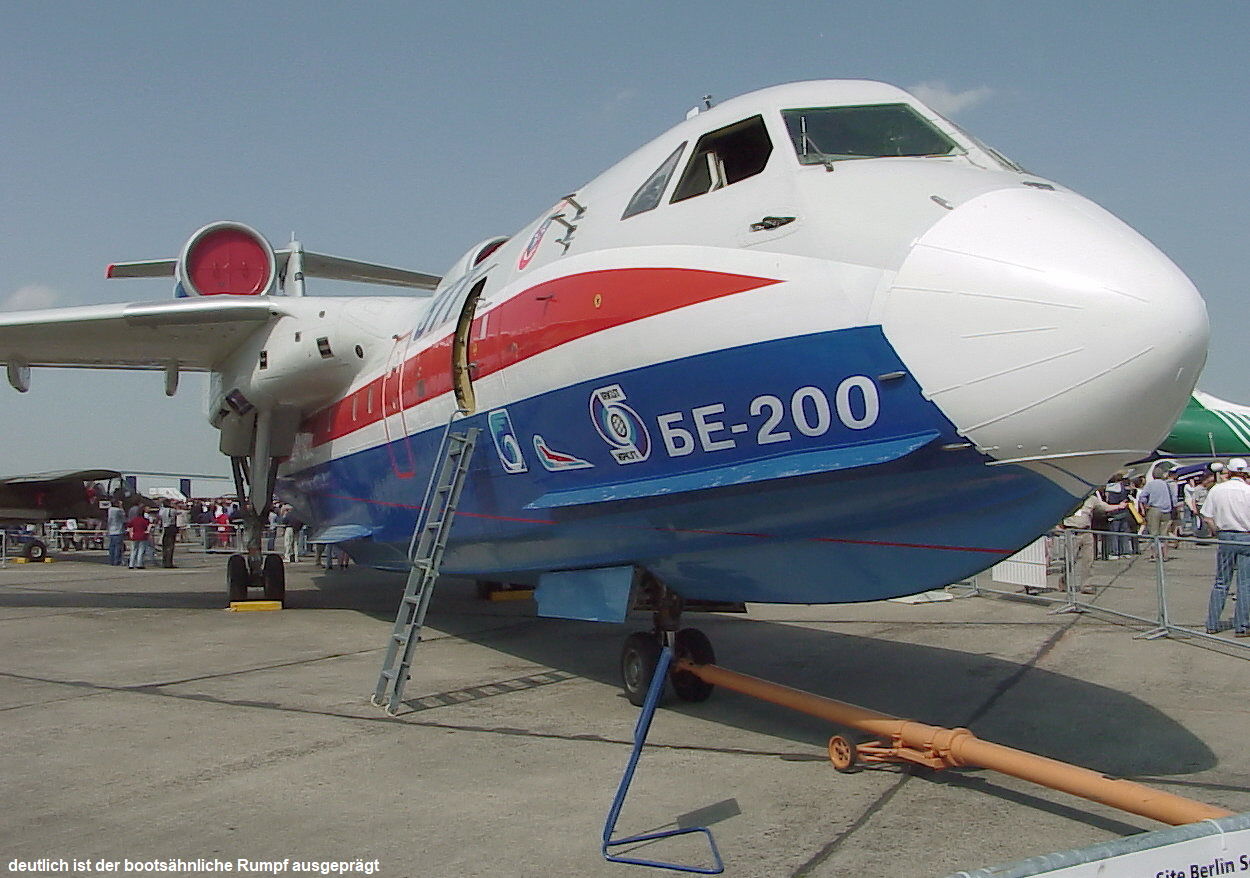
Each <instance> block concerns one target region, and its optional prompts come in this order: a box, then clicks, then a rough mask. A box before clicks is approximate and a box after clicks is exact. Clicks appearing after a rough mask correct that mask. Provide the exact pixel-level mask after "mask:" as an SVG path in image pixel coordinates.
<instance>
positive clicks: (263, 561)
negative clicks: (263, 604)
mask: <svg viewBox="0 0 1250 878" xmlns="http://www.w3.org/2000/svg"><path fill="white" fill-rule="evenodd" d="M257 560H258V561H259V563H256V561H257ZM249 588H259V589H261V590H263V591H264V593H265V600H267V601H277V602H278V603H282V602H283V601H284V600H286V568H285V567H284V566H283V563H282V556H281V555H278V554H275V553H273V552H269V553H266V554H263V555H262V554H259V553H257V554H256V555H251V554H247V555H244V554H241V553H239V554H234V555H231V556H230V559H229V560H228V561H227V562H226V591H227V597H229V599H230V601H231V602H232V603H233V602H234V601H245V600H247V599H248V597H247V590H248V589H249Z"/></svg>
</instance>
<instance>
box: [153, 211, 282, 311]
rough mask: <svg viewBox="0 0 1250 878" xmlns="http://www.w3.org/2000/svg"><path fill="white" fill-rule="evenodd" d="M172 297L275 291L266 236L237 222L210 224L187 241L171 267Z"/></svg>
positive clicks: (274, 267)
mask: <svg viewBox="0 0 1250 878" xmlns="http://www.w3.org/2000/svg"><path fill="white" fill-rule="evenodd" d="M174 277H175V278H176V279H177V282H178V285H177V287H176V288H175V290H174V295H175V296H179V297H182V296H263V295H269V294H271V293H274V292H276V290H277V284H278V262H277V258H276V257H275V256H274V251H273V247H271V246H270V244H269V242H268V241H266V240H265V236H264V235H262V234H261V233H260V232H258V231H256V230H255V229H253V228H252V227H251V226H247V225H244V224H243V223H236V222H215V223H209V224H208V225H206V226H204V227H203V228H202V229H200V230H199V231H197V232H196V233H195V234H194V235H192V236H191V237H190V239H188V240H187V243H186V245H185V246H184V247H183V248H182V255H180V256H179V257H178V261H177V264H176V265H175V268H174Z"/></svg>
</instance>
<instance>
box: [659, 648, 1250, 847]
mask: <svg viewBox="0 0 1250 878" xmlns="http://www.w3.org/2000/svg"><path fill="white" fill-rule="evenodd" d="M676 670H678V671H685V672H687V673H690V674H693V675H695V676H696V677H698V678H699V679H701V680H703V681H704V682H707V683H711V684H713V685H715V686H722V687H724V688H726V689H730V690H733V691H734V692H740V693H742V694H743V695H749V696H751V697H752V698H759V699H761V700H763V701H768V702H771V703H773V704H778V705H780V706H782V707H788V708H790V709H791V710H797V711H799V712H801V713H807V714H811V715H812V716H816V717H820V718H821V719H825V720H828V721H829V722H831V723H836V724H837V725H840V726H847V727H849V728H853V729H859V730H861V731H864V732H867V733H868V734H870V735H873V736H874V737H875V738H876V739H877V741H876V742H875V743H874V742H869V743H864V744H855V743H852V742H851V741H849V740H847V739H846V738H844V737H842V736H841V735H835V736H834V737H833V738H831V739H830V741H829V757H830V760H831V761H832V762H833V764H834V767H835V768H837V769H838V770H840V771H848V770H850V769H851V768H852V767H854V765H855V764H856V762H857V761H860V760H862V761H864V762H901V763H914V764H916V765H924V766H927V767H929V768H932V769H942V768H962V767H967V766H976V767H980V768H989V769H992V770H994V771H998V772H1002V773H1003V774H1008V775H1011V776H1012V777H1017V778H1020V779H1021V780H1027V781H1029V782H1031V783H1036V784H1040V785H1041V786H1045V787H1049V788H1051V789H1054V790H1059V791H1060V792H1065V793H1070V794H1071V795H1074V796H1080V797H1081V798H1084V799H1090V800H1091V801H1094V802H1101V803H1102V804H1104V805H1110V806H1111V807H1113V808H1118V809H1120V810H1121V811H1127V812H1129V813H1130V814H1137V815H1140V816H1142V817H1149V818H1150V819H1152V820H1158V821H1159V822H1161V823H1168V824H1171V825H1173V826H1180V825H1182V824H1185V823H1197V822H1198V821H1200V820H1210V819H1214V818H1218V817H1229V816H1231V815H1232V813H1233V812H1232V811H1227V810H1225V809H1223V808H1217V807H1215V806H1213V805H1207V804H1205V803H1203V802H1197V801H1194V800H1193V799H1186V798H1185V797H1183V796H1177V795H1173V794H1172V793H1166V792H1162V791H1161V790H1155V789H1151V788H1150V787H1147V786H1143V785H1142V784H1139V783H1134V782H1133V781H1128V780H1121V779H1117V778H1111V777H1107V776H1106V775H1103V774H1099V773H1098V772H1096V771H1090V770H1089V769H1088V768H1080V767H1079V766H1076V765H1069V764H1068V763H1066V762H1060V761H1058V760H1056V759H1049V758H1047V757H1045V756H1038V755H1036V754H1034V753H1026V752H1024V751H1023V750H1016V749H1014V748H1012V747H1005V746H1003V745H1002V744H995V743H992V742H990V741H983V740H981V739H980V738H978V737H977V736H976V735H974V734H973V733H972V732H970V731H968V730H967V729H945V728H942V727H940V726H930V725H925V724H924V723H917V722H912V721H910V720H904V719H899V718H898V717H894V716H889V715H888V714H883V713H876V712H874V711H871V710H867V709H865V708H862V707H857V706H855V705H854V704H847V703H846V702H844V701H835V700H834V699H832V698H824V697H822V696H820V695H813V694H812V693H810V692H803V691H801V690H799V689H792V688H790V687H789V686H782V685H781V684H779V683H770V682H769V681H767V680H761V679H759V678H758V677H750V676H747V675H746V674H739V673H737V672H735V671H728V670H725V669H724V668H720V667H717V666H716V665H697V664H695V663H693V662H691V661H689V660H688V659H683V660H681V661H679V662H677V664H676Z"/></svg>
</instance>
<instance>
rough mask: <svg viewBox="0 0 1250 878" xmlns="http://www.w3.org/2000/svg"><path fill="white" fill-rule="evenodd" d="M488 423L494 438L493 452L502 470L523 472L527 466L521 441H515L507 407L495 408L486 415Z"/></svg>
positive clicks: (514, 433)
mask: <svg viewBox="0 0 1250 878" xmlns="http://www.w3.org/2000/svg"><path fill="white" fill-rule="evenodd" d="M486 422H487V423H488V424H489V425H490V435H491V438H492V439H494V440H495V452H496V453H497V454H498V455H499V462H500V463H501V464H502V465H503V468H504V472H508V473H523V472H525V471H526V470H527V469H529V467H527V466H526V465H525V455H524V454H522V453H521V443H520V442H518V441H517V438H516V432H515V431H514V430H513V429H512V418H510V417H508V410H507V409H495V410H494V411H493V412H491V413H490V414H489V415H487V416H486Z"/></svg>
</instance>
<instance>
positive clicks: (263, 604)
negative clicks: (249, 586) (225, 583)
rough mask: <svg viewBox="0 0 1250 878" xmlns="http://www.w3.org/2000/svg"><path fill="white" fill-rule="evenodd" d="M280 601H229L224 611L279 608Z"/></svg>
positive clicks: (280, 606) (238, 611)
mask: <svg viewBox="0 0 1250 878" xmlns="http://www.w3.org/2000/svg"><path fill="white" fill-rule="evenodd" d="M281 609H282V601H231V602H230V606H228V607H226V611H227V612H230V613H244V612H250V611H253V610H281Z"/></svg>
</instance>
